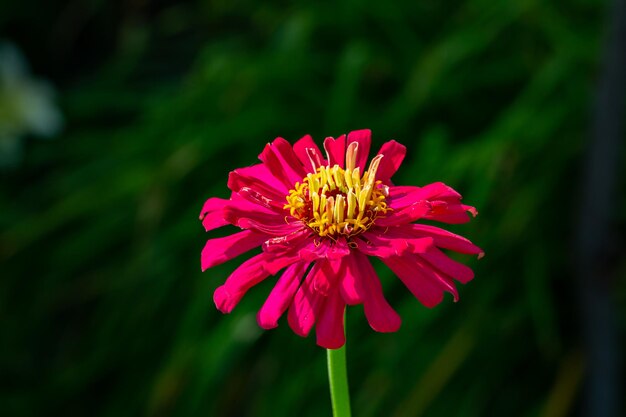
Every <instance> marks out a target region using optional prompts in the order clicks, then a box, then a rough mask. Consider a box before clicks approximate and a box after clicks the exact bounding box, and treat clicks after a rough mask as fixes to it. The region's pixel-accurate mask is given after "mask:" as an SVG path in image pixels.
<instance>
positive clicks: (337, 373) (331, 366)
mask: <svg viewBox="0 0 626 417" xmlns="http://www.w3.org/2000/svg"><path fill="white" fill-rule="evenodd" d="M327 351H328V381H329V382H330V400H331V402H332V404H333V416H334V417H350V416H351V414H352V413H351V412H350V393H349V392H348V372H347V369H346V345H343V346H342V347H340V348H339V349H327Z"/></svg>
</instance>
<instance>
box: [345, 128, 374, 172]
mask: <svg viewBox="0 0 626 417" xmlns="http://www.w3.org/2000/svg"><path fill="white" fill-rule="evenodd" d="M352 142H357V143H358V144H359V147H358V150H357V156H356V164H355V166H357V167H359V170H360V172H361V174H363V172H365V168H366V164H367V157H368V156H369V153H370V145H371V143H372V131H371V130H369V129H362V130H355V131H353V132H350V133H348V141H347V144H346V146H349V145H350V144H351V143H352Z"/></svg>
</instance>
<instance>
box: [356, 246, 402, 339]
mask: <svg viewBox="0 0 626 417" xmlns="http://www.w3.org/2000/svg"><path fill="white" fill-rule="evenodd" d="M359 257H360V258H361V259H359ZM355 260H356V261H357V262H356V266H358V268H359V270H360V271H361V280H360V282H361V284H360V287H361V288H360V292H361V293H362V297H363V310H364V312H365V317H366V318H367V321H368V323H369V324H370V326H371V327H372V329H374V330H376V331H377V332H383V333H389V332H396V331H398V329H399V328H400V324H401V323H402V320H401V319H400V316H399V315H398V313H396V311H395V310H394V309H393V308H392V307H391V306H390V305H389V303H388V302H387V300H386V299H385V296H384V295H383V287H382V285H381V284H380V280H379V279H378V276H377V275H376V271H375V270H374V268H373V267H372V264H371V263H370V262H369V260H368V259H367V257H365V256H363V255H361V254H356V257H355Z"/></svg>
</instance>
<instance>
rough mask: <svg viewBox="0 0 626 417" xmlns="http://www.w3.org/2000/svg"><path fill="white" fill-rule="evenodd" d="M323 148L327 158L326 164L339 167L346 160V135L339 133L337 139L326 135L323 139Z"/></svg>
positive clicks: (342, 165)
mask: <svg viewBox="0 0 626 417" xmlns="http://www.w3.org/2000/svg"><path fill="white" fill-rule="evenodd" d="M324 149H325V150H326V157H327V158H328V166H330V167H333V166H335V165H339V166H340V167H341V168H343V167H344V165H345V160H346V135H341V136H339V137H338V138H337V139H333V138H331V137H328V138H326V139H325V140H324Z"/></svg>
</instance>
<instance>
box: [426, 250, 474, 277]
mask: <svg viewBox="0 0 626 417" xmlns="http://www.w3.org/2000/svg"><path fill="white" fill-rule="evenodd" d="M420 256H421V257H422V258H423V259H425V260H426V261H428V263H429V264H431V265H432V266H434V267H435V268H437V269H438V270H440V271H441V272H443V273H444V274H446V275H449V276H451V277H452V278H454V279H456V280H459V281H461V282H462V283H463V284H466V283H468V282H469V281H471V280H472V279H474V271H472V268H470V267H469V266H467V265H464V264H462V263H460V262H457V261H455V260H453V259H450V257H448V256H447V255H446V254H445V253H443V252H442V251H440V250H439V249H437V248H432V249H430V250H429V251H428V252H426V253H421V254H420Z"/></svg>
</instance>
